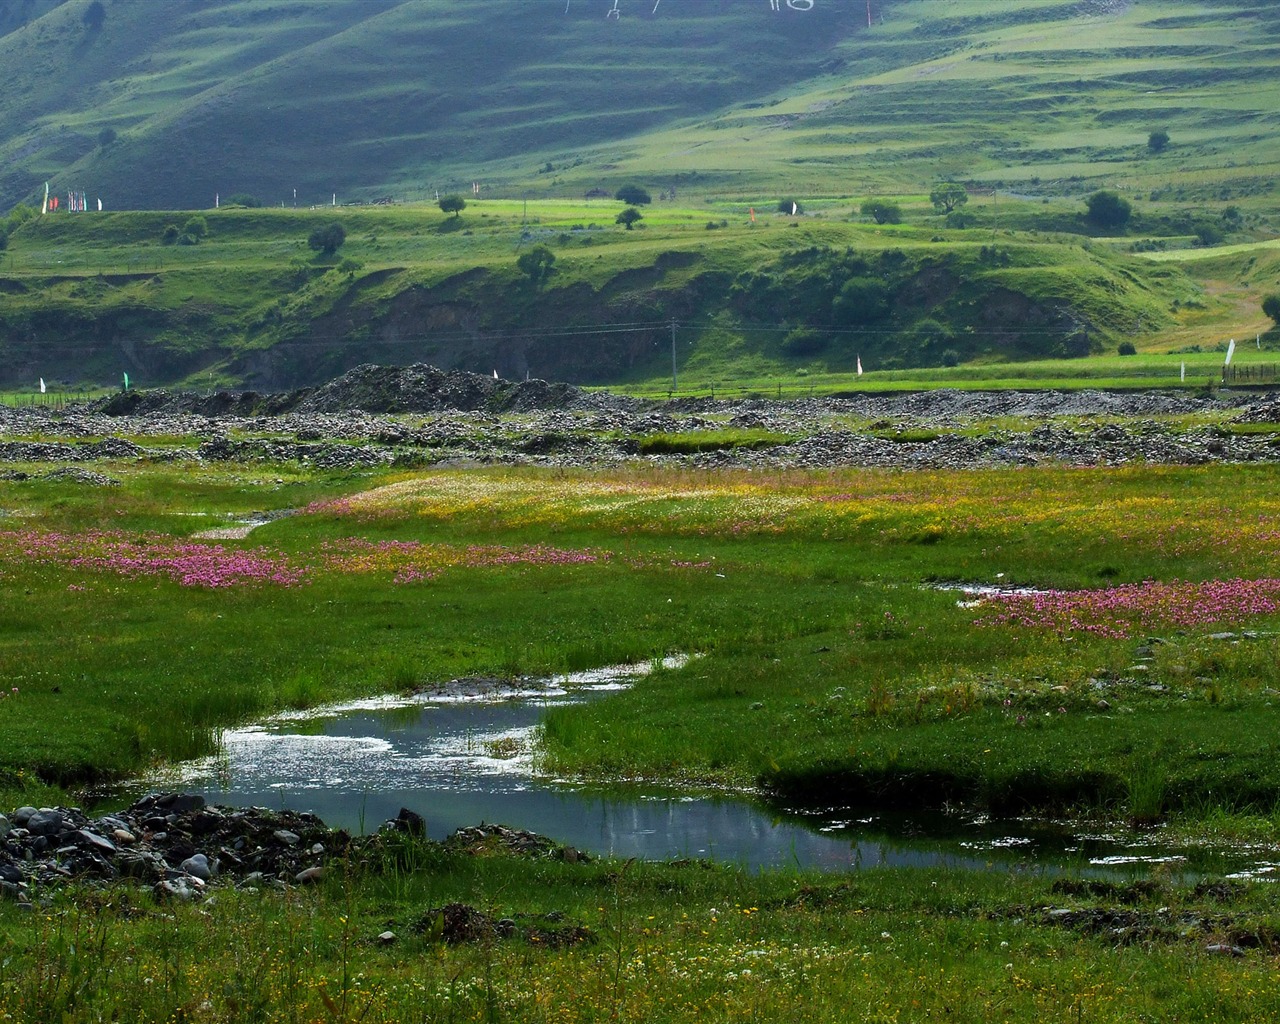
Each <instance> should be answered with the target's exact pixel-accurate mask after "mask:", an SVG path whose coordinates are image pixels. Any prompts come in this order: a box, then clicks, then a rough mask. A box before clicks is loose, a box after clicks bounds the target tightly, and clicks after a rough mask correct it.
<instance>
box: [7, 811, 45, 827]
mask: <svg viewBox="0 0 1280 1024" xmlns="http://www.w3.org/2000/svg"><path fill="white" fill-rule="evenodd" d="M39 813H40V812H39V811H37V810H36V809H35V808H34V807H19V808H18V809H17V810H16V811H14V812H13V823H14V824H15V825H16V826H17V827H18V828H26V827H27V822H29V821H30V820H31V816H32V815H33V814H39Z"/></svg>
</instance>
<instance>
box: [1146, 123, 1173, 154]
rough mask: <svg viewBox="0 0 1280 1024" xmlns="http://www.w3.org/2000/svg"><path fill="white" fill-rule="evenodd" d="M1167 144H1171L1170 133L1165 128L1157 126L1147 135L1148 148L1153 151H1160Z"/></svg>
mask: <svg viewBox="0 0 1280 1024" xmlns="http://www.w3.org/2000/svg"><path fill="white" fill-rule="evenodd" d="M1167 145H1169V133H1168V132H1167V131H1165V130H1164V129H1163V128H1157V129H1156V130H1155V131H1153V132H1152V133H1151V134H1150V135H1148V136H1147V149H1149V150H1151V152H1153V153H1159V152H1160V151H1161V150H1162V149H1164V147H1165V146H1167Z"/></svg>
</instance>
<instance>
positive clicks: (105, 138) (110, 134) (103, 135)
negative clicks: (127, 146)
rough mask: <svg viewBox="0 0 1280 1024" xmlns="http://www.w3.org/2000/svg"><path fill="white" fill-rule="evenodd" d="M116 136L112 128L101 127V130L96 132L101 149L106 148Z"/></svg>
mask: <svg viewBox="0 0 1280 1024" xmlns="http://www.w3.org/2000/svg"><path fill="white" fill-rule="evenodd" d="M116 138H117V135H116V130H115V129H114V128H103V129H102V131H100V132H98V145H99V146H101V147H102V148H103V149H106V148H107V147H108V146H109V145H111V143H113V142H115V141H116Z"/></svg>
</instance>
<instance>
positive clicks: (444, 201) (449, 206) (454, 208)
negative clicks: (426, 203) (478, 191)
mask: <svg viewBox="0 0 1280 1024" xmlns="http://www.w3.org/2000/svg"><path fill="white" fill-rule="evenodd" d="M439 205H440V209H441V211H442V212H443V213H451V214H453V215H454V216H455V217H456V216H458V214H460V213H462V211H463V210H465V209H466V208H467V201H466V200H465V199H463V198H462V196H456V195H455V196H441V197H440V204H439Z"/></svg>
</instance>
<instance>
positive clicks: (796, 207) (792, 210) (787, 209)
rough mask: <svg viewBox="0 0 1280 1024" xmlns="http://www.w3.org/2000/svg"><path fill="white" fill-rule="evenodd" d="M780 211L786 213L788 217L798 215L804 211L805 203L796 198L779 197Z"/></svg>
mask: <svg viewBox="0 0 1280 1024" xmlns="http://www.w3.org/2000/svg"><path fill="white" fill-rule="evenodd" d="M778 212H779V213H785V214H786V215H787V216H788V217H798V216H800V214H802V213H804V204H803V203H801V202H800V201H799V200H796V199H779V200H778Z"/></svg>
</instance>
